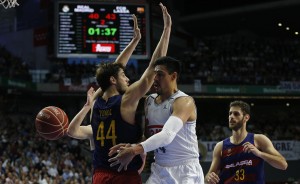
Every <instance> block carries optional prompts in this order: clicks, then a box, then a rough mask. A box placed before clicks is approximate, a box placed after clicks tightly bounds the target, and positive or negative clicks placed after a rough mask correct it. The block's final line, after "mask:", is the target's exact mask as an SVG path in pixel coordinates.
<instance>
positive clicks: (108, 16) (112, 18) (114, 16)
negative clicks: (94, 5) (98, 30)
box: [105, 13, 116, 20]
mask: <svg viewBox="0 0 300 184" xmlns="http://www.w3.org/2000/svg"><path fill="white" fill-rule="evenodd" d="M105 18H106V19H108V20H116V14H114V13H108V14H106V16H105Z"/></svg>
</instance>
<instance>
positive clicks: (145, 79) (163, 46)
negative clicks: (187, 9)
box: [124, 3, 172, 104]
mask: <svg viewBox="0 0 300 184" xmlns="http://www.w3.org/2000/svg"><path fill="white" fill-rule="evenodd" d="M159 6H160V7H161V10H162V13H163V20H164V28H163V32H162V35H161V37H160V40H159V42H158V44H157V46H156V48H155V50H154V53H153V55H152V57H151V61H150V63H149V66H148V67H147V69H146V70H145V72H144V73H143V75H142V77H141V78H140V80H138V81H137V82H135V83H133V84H132V85H131V86H130V87H129V88H128V90H127V91H126V93H125V96H124V100H125V101H124V103H129V104H133V103H137V102H138V100H139V99H140V98H142V97H143V96H144V95H145V94H146V93H147V92H148V91H149V89H150V87H151V85H152V84H153V80H154V76H155V74H154V63H155V61H156V60H157V59H158V58H160V57H162V56H166V55H167V50H168V46H169V40H170V35H171V27H172V19H171V16H170V15H169V13H168V10H167V8H166V7H165V6H164V5H163V4H162V3H160V4H159ZM133 94H134V95H133Z"/></svg>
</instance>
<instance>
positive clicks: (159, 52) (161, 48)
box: [150, 26, 171, 65]
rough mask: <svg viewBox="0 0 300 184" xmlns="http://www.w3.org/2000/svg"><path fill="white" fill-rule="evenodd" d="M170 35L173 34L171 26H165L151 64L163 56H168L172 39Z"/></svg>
mask: <svg viewBox="0 0 300 184" xmlns="http://www.w3.org/2000/svg"><path fill="white" fill-rule="evenodd" d="M170 35H171V26H169V27H165V28H164V31H163V33H162V35H161V38H160V40H159V42H158V44H157V47H156V48H155V50H154V52H153V55H152V58H151V62H150V65H153V64H154V62H155V61H156V60H157V59H158V58H160V57H162V56H166V55H167V51H168V46H169V40H170Z"/></svg>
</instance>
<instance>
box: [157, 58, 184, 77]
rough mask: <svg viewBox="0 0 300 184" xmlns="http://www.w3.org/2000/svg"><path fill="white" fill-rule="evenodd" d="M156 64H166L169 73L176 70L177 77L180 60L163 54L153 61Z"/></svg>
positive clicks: (179, 69)
mask: <svg viewBox="0 0 300 184" xmlns="http://www.w3.org/2000/svg"><path fill="white" fill-rule="evenodd" d="M157 65H163V66H166V68H167V70H168V72H169V74H171V73H174V72H176V73H177V79H178V78H179V76H180V73H181V62H180V61H179V60H177V59H175V58H172V57H169V56H163V57H160V58H158V59H157V60H156V61H155V63H154V66H157Z"/></svg>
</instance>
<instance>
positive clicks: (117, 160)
mask: <svg viewBox="0 0 300 184" xmlns="http://www.w3.org/2000/svg"><path fill="white" fill-rule="evenodd" d="M134 156H135V154H134V150H133V149H132V147H131V146H128V147H120V151H119V153H118V154H117V156H115V157H113V158H111V159H109V160H108V161H109V162H112V163H111V164H110V167H113V166H115V165H118V164H120V166H119V168H118V172H120V171H121V170H122V169H124V170H125V171H126V170H127V166H128V164H129V163H130V162H131V160H132V159H133V157H134Z"/></svg>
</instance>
